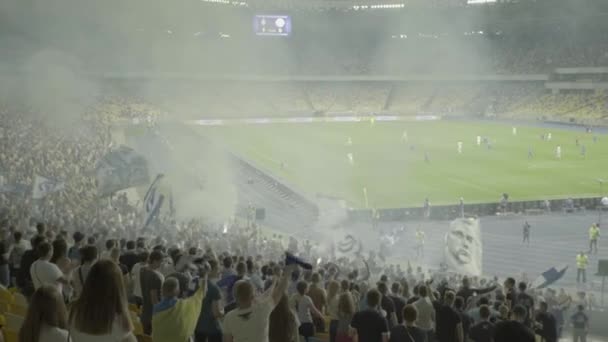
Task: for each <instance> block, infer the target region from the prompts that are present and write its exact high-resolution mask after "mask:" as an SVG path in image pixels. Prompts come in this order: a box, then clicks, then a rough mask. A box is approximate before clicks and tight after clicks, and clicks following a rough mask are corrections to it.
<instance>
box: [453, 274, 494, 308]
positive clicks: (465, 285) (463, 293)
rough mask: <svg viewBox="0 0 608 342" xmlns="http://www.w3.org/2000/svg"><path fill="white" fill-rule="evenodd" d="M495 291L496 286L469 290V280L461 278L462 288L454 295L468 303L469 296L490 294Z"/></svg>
mask: <svg viewBox="0 0 608 342" xmlns="http://www.w3.org/2000/svg"><path fill="white" fill-rule="evenodd" d="M494 289H496V286H490V287H486V288H471V280H470V279H469V278H468V277H464V278H462V286H461V287H460V289H459V290H458V292H457V293H456V296H457V297H462V299H463V300H464V302H465V303H467V302H468V300H469V298H470V297H471V296H478V295H483V294H486V293H490V292H492V291H494Z"/></svg>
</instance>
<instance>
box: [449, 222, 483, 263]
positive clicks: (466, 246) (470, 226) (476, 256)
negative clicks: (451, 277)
mask: <svg viewBox="0 0 608 342" xmlns="http://www.w3.org/2000/svg"><path fill="white" fill-rule="evenodd" d="M445 244H446V246H445V261H446V263H448V265H450V266H451V268H453V269H454V270H455V271H457V272H462V273H467V274H480V273H481V232H480V228H479V221H478V220H476V219H472V218H459V219H456V220H454V221H452V222H451V223H450V229H449V231H448V233H447V234H446V237H445Z"/></svg>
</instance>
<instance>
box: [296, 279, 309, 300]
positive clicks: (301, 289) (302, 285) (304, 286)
mask: <svg viewBox="0 0 608 342" xmlns="http://www.w3.org/2000/svg"><path fill="white" fill-rule="evenodd" d="M296 290H297V291H298V293H299V294H300V295H302V296H303V295H305V294H306V292H307V291H308V283H307V282H305V281H304V280H300V281H299V282H298V283H297V284H296Z"/></svg>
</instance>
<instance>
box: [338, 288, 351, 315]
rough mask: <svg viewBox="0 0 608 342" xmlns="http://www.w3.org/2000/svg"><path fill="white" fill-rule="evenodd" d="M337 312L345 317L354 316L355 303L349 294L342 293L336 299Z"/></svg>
mask: <svg viewBox="0 0 608 342" xmlns="http://www.w3.org/2000/svg"><path fill="white" fill-rule="evenodd" d="M338 312H339V313H341V314H343V315H344V316H347V317H348V316H352V315H354V314H355V302H354V301H353V296H352V295H351V294H350V293H349V292H344V293H342V294H340V297H338Z"/></svg>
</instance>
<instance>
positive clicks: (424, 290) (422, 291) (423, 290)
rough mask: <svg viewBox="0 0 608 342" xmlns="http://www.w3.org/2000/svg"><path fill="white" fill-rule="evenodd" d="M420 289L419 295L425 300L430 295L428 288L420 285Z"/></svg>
mask: <svg viewBox="0 0 608 342" xmlns="http://www.w3.org/2000/svg"><path fill="white" fill-rule="evenodd" d="M416 288H417V289H418V295H419V296H420V297H422V298H425V297H426V296H428V295H429V293H428V288H427V287H426V286H424V285H420V286H417V287H416Z"/></svg>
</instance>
